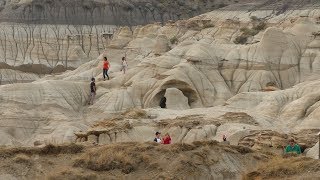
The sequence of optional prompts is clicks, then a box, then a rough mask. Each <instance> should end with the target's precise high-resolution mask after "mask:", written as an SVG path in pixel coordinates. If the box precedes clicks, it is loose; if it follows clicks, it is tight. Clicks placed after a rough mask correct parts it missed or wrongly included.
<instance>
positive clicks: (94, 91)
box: [88, 78, 97, 105]
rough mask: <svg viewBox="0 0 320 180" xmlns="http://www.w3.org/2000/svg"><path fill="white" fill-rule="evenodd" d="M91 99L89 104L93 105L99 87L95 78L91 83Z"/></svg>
mask: <svg viewBox="0 0 320 180" xmlns="http://www.w3.org/2000/svg"><path fill="white" fill-rule="evenodd" d="M90 90H91V92H90V100H89V103H88V104H89V105H92V104H93V101H94V98H95V97H96V91H97V88H96V83H95V79H94V78H91V83H90Z"/></svg>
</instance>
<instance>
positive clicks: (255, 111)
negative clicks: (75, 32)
mask: <svg viewBox="0 0 320 180" xmlns="http://www.w3.org/2000/svg"><path fill="white" fill-rule="evenodd" d="M235 16H236V17H238V18H234V17H235ZM319 16H320V11H319V10H318V9H308V10H295V11H290V12H287V13H286V14H281V15H277V14H274V13H273V12H272V11H269V10H265V11H254V12H247V11H213V12H210V13H207V14H203V15H201V16H197V17H195V18H192V19H190V20H183V21H177V22H176V23H168V24H166V25H164V26H162V25H161V24H150V25H146V26H138V27H135V28H134V29H132V30H130V28H126V27H123V28H120V29H119V30H118V31H117V32H116V33H115V34H114V38H113V39H112V40H111V41H110V43H109V45H108V47H107V49H106V51H105V53H104V54H101V55H100V57H99V58H98V59H97V60H93V61H90V62H88V63H85V64H82V65H81V66H80V67H79V68H77V69H76V70H74V71H69V72H66V73H63V74H61V75H52V76H47V77H45V78H42V79H40V80H38V81H36V82H33V83H29V84H19V85H17V84H14V85H5V86H1V87H0V99H1V102H4V103H1V108H0V114H1V122H2V123H3V124H8V123H11V122H14V121H15V122H16V123H15V124H19V125H20V126H19V127H21V128H22V129H23V127H28V128H25V129H28V130H23V131H21V130H19V131H18V130H17V128H18V127H17V125H11V126H10V128H11V129H10V128H9V129H8V128H7V127H3V128H2V132H4V133H5V134H6V137H7V139H8V142H9V143H7V144H10V143H11V144H14V143H16V142H15V141H20V140H21V138H22V137H23V138H25V139H26V140H25V141H24V142H29V143H30V142H32V141H33V140H35V139H37V140H38V139H39V140H44V139H48V140H52V141H53V140H54V139H57V141H58V142H64V141H70V140H72V138H75V136H73V135H72V133H73V132H76V131H80V130H86V129H87V127H88V125H90V124H91V123H93V122H95V121H99V120H103V119H106V118H110V117H111V116H112V115H111V114H112V113H117V112H123V111H125V110H128V109H132V108H143V109H148V108H151V110H150V114H148V116H147V117H144V118H141V119H140V120H138V121H133V120H132V122H131V121H130V122H129V124H130V123H131V126H132V127H131V129H130V128H129V130H127V131H121V132H119V130H115V131H114V130H112V132H111V134H113V135H111V136H112V137H113V136H114V138H112V137H111V136H110V138H109V135H106V134H107V133H102V134H105V135H103V136H104V137H103V136H101V138H102V139H103V138H104V140H103V141H105V142H106V143H110V142H118V141H117V140H114V141H112V140H110V139H117V138H116V137H119V136H117V134H118V135H119V133H120V134H121V137H123V138H119V139H120V140H119V141H121V142H123V141H131V140H137V139H143V140H144V141H148V140H150V138H151V139H152V137H150V136H152V134H153V133H154V131H156V130H159V129H160V130H164V131H168V132H170V133H172V134H174V138H175V139H176V140H178V141H179V142H192V141H195V140H201V139H217V140H221V137H222V135H223V134H227V135H228V137H229V136H233V139H235V142H236V141H239V139H241V138H242V137H244V136H246V133H247V132H246V131H247V130H261V129H272V130H275V131H281V132H290V131H298V130H301V129H314V128H315V129H319V127H320V124H319V121H318V120H317V118H316V117H317V113H319V110H318V100H319V98H318V95H317V94H318V93H317V91H318V90H317V89H318V88H317V87H318V86H319V82H318V77H319V71H318V69H319V67H318V64H319V60H320V53H319V51H320V48H319V47H320V46H319V30H320V25H319V20H320V19H319ZM262 23H264V24H265V25H264V26H262V25H261V24H262ZM252 31H255V33H252ZM242 36H245V42H243V44H238V43H239V41H237V40H239V37H242ZM103 56H108V59H109V60H110V63H111V69H110V70H109V73H110V77H111V80H109V81H102V70H101V68H102V58H103ZM122 56H126V57H127V60H128V64H129V70H128V72H126V74H123V72H121V71H120V69H121V57H122ZM91 77H96V79H97V82H96V84H97V88H98V90H97V96H96V100H95V103H94V105H92V106H90V107H88V106H87V105H86V104H87V101H88V97H89V79H90V78H91ZM84 81H85V82H84ZM163 97H166V99H167V100H166V105H167V108H168V109H166V110H159V109H156V108H158V107H159V105H160V101H161V99H163ZM181 110H183V111H181ZM18 112H19V115H18ZM21 112H23V113H21ZM148 112H149V111H148ZM157 112H158V113H157ZM228 112H233V113H240V115H239V114H238V115H236V116H234V115H232V114H231V115H230V114H226V113H228ZM241 113H245V114H247V115H243V114H241ZM195 114H198V115H203V116H204V121H206V120H207V121H208V123H204V124H201V123H200V124H198V123H195V124H194V125H192V126H190V127H185V126H184V125H183V126H181V125H179V124H172V125H171V126H170V127H169V126H168V127H167V126H165V127H162V126H158V125H154V124H153V123H154V122H157V121H161V120H165V119H174V118H177V117H178V116H181V117H185V116H187V115H195ZM224 115H225V116H224ZM238 116H239V118H238ZM153 117H154V118H155V119H153ZM223 117H226V118H223ZM249 117H250V118H249ZM128 119H130V118H128ZM217 119H218V120H217ZM173 121H175V120H173ZM35 124H36V125H35ZM191 124H192V123H191ZM102 131H103V130H102ZM9 132H10V133H11V132H17V134H14V133H11V134H9ZM22 132H23V133H22ZM99 137H100V136H99ZM92 138H93V139H96V138H97V137H92ZM9 140H10V141H9ZM27 140H29V141H27Z"/></svg>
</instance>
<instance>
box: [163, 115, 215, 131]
mask: <svg viewBox="0 0 320 180" xmlns="http://www.w3.org/2000/svg"><path fill="white" fill-rule="evenodd" d="M211 123H212V122H208V121H206V120H205V119H204V118H203V116H200V115H190V116H183V117H177V118H175V119H165V120H161V121H159V122H158V126H159V127H163V128H164V127H186V128H193V127H196V126H198V125H204V124H211Z"/></svg>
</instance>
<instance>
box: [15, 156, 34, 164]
mask: <svg viewBox="0 0 320 180" xmlns="http://www.w3.org/2000/svg"><path fill="white" fill-rule="evenodd" d="M13 160H14V162H16V163H23V164H31V159H30V157H29V156H27V155H25V154H17V155H16V156H15V157H14V159H13Z"/></svg>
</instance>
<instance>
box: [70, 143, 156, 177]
mask: <svg viewBox="0 0 320 180" xmlns="http://www.w3.org/2000/svg"><path fill="white" fill-rule="evenodd" d="M152 148H154V145H152V144H136V143H123V144H118V145H108V146H104V147H100V148H97V149H92V150H90V151H89V152H86V153H84V154H82V155H81V156H80V157H79V158H77V159H76V160H75V162H74V166H75V167H82V168H87V169H91V170H94V171H110V170H116V169H118V170H121V171H122V172H123V173H126V174H128V173H130V172H132V171H133V170H134V169H135V168H136V167H138V166H139V164H140V163H141V162H144V163H148V159H150V158H151V156H150V157H149V156H148V155H146V154H144V153H143V152H145V151H146V150H149V149H152Z"/></svg>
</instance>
